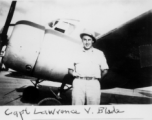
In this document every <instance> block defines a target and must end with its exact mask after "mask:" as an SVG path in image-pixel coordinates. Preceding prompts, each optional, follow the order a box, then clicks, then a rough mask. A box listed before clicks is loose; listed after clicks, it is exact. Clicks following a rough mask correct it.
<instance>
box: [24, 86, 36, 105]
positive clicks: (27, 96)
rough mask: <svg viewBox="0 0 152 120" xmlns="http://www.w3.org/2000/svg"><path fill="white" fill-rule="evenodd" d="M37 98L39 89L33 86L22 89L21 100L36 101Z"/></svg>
mask: <svg viewBox="0 0 152 120" xmlns="http://www.w3.org/2000/svg"><path fill="white" fill-rule="evenodd" d="M38 99H39V90H38V89H37V88H35V87H34V86H29V87H27V88H25V89H24V91H23V96H22V100H24V101H25V102H29V103H36V102H38Z"/></svg>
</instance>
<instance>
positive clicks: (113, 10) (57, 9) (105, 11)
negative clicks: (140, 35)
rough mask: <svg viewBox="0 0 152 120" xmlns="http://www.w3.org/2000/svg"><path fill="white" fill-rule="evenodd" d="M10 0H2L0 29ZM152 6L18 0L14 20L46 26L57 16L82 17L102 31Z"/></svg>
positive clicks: (129, 1) (114, 0) (149, 2)
mask: <svg viewBox="0 0 152 120" xmlns="http://www.w3.org/2000/svg"><path fill="white" fill-rule="evenodd" d="M10 5H11V0H5V1H4V0H0V29H1V28H2V26H3V25H4V23H5V20H6V17H7V14H8V10H9V7H10ZM151 9H152V0H24V1H23V0H18V2H17V5H16V9H15V13H14V16H13V19H12V23H16V22H17V21H19V20H29V21H32V22H35V23H38V24H41V25H47V24H48V23H49V22H50V21H52V20H55V19H58V18H69V19H77V20H80V21H81V23H82V24H83V25H84V26H85V27H86V28H91V29H92V30H94V31H96V32H98V33H100V34H101V35H102V34H106V33H107V32H109V31H111V30H113V29H115V28H117V27H119V26H121V25H123V24H124V23H126V22H128V21H129V20H131V19H133V18H135V17H137V16H139V15H141V14H143V13H144V12H147V11H149V10H151Z"/></svg>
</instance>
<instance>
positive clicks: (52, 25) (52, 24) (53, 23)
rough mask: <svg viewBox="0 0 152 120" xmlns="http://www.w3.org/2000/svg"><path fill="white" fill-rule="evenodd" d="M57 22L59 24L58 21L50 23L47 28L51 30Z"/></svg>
mask: <svg viewBox="0 0 152 120" xmlns="http://www.w3.org/2000/svg"><path fill="white" fill-rule="evenodd" d="M58 22H59V21H55V22H51V23H50V24H49V26H50V27H51V28H53V27H54V26H55V25H56V24H57V23H58Z"/></svg>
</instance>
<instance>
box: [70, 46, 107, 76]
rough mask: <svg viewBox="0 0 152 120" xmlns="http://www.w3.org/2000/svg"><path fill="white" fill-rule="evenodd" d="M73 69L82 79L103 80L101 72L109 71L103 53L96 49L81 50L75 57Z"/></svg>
mask: <svg viewBox="0 0 152 120" xmlns="http://www.w3.org/2000/svg"><path fill="white" fill-rule="evenodd" d="M73 65H74V66H73V67H71V68H72V69H74V71H75V72H77V73H78V74H79V76H80V77H95V78H101V70H104V69H108V68H109V67H108V65H107V61H106V59H105V56H104V54H103V52H102V51H100V50H97V49H95V48H91V49H90V50H85V49H80V51H78V52H77V53H76V54H75V55H74V62H73Z"/></svg>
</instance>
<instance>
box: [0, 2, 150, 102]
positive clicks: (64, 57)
mask: <svg viewBox="0 0 152 120" xmlns="http://www.w3.org/2000/svg"><path fill="white" fill-rule="evenodd" d="M15 5H16V1H13V2H12V4H11V7H10V11H9V14H8V17H7V20H6V22H5V25H4V28H3V30H2V33H1V38H0V43H1V44H0V51H1V50H2V47H3V46H6V50H5V54H4V56H3V58H2V62H3V63H4V64H5V65H6V66H7V67H9V68H11V69H13V70H16V71H19V72H21V73H23V74H25V75H28V76H31V77H35V78H37V79H36V80H35V81H32V83H33V84H34V86H33V87H28V88H27V89H26V90H25V92H24V95H25V96H30V98H32V99H34V98H33V97H32V96H34V97H35V95H37V93H36V92H37V89H38V84H39V83H41V82H43V81H45V80H47V81H55V82H60V83H62V85H61V87H60V89H59V91H60V92H61V93H62V92H63V91H67V90H69V89H71V87H68V88H67V89H66V90H65V89H64V87H65V86H66V84H72V80H73V77H71V76H68V74H67V73H68V71H67V70H68V65H69V63H70V62H71V60H72V56H73V55H74V53H75V52H76V51H77V50H78V49H80V47H81V40H80V39H77V38H76V37H75V36H78V34H79V33H80V32H81V30H83V28H82V27H81V25H79V21H78V20H72V19H68V20H67V19H57V20H54V21H52V22H50V23H49V24H48V27H47V28H45V27H44V26H42V25H39V24H36V23H34V22H31V21H26V20H21V21H18V22H16V24H15V25H14V28H13V31H12V34H11V37H10V38H9V40H8V38H7V31H8V28H9V26H10V22H11V19H12V16H13V13H14V9H15ZM151 19H152V11H151V10H150V11H148V12H146V13H144V14H142V15H140V16H139V17H136V18H135V19H133V20H131V21H129V22H127V23H125V24H124V25H122V26H120V27H118V28H116V29H114V30H112V31H110V32H109V33H107V34H105V35H102V36H100V35H99V34H97V42H96V43H95V44H94V47H95V48H97V49H99V50H102V51H103V52H104V54H105V57H106V59H107V62H108V65H109V71H108V73H107V75H106V76H105V77H104V78H103V79H102V80H101V81H100V83H101V88H102V89H110V88H115V87H120V88H130V89H134V88H139V87H145V86H151V78H152V75H151V72H152V59H151V58H152V57H151V56H152V55H151V52H150V51H152V47H151V44H152V39H151V32H152V31H151V30H152V29H151V28H152V26H151V25H152V21H151ZM76 30H78V31H79V32H75V31H76ZM30 48H32V49H30ZM32 91H34V92H32ZM29 93H31V95H30V94H29ZM26 94H28V95H26ZM56 98H58V95H56Z"/></svg>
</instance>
